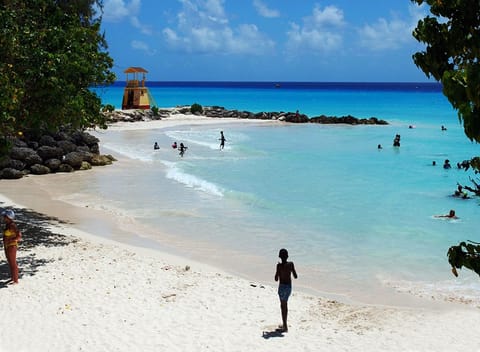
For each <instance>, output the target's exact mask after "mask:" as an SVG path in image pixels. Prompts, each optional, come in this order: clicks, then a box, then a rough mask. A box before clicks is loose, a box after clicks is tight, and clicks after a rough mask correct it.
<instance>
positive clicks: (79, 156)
mask: <svg viewBox="0 0 480 352" xmlns="http://www.w3.org/2000/svg"><path fill="white" fill-rule="evenodd" d="M83 154H84V153H82V152H71V153H68V154H66V155H65V157H64V158H63V160H62V161H63V163H64V164H68V165H70V166H71V167H73V168H75V169H78V168H80V166H81V165H82V161H83Z"/></svg>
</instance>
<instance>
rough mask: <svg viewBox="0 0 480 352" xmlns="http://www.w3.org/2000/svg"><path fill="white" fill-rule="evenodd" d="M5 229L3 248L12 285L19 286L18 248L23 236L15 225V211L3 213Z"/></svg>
mask: <svg viewBox="0 0 480 352" xmlns="http://www.w3.org/2000/svg"><path fill="white" fill-rule="evenodd" d="M2 216H3V220H4V221H5V228H4V229H3V248H4V250H5V256H6V257H7V262H8V267H9V268H10V275H11V278H12V284H18V265H17V247H18V242H20V240H21V238H22V234H21V233H20V231H19V230H18V228H17V225H16V224H15V222H14V220H15V213H14V212H13V210H4V211H3V212H2Z"/></svg>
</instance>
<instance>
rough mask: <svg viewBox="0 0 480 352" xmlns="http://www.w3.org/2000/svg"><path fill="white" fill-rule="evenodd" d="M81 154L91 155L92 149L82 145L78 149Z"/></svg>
mask: <svg viewBox="0 0 480 352" xmlns="http://www.w3.org/2000/svg"><path fill="white" fill-rule="evenodd" d="M76 151H77V152H79V153H90V148H89V147H88V146H87V145H80V146H78V147H77V149H76Z"/></svg>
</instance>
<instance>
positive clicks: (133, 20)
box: [130, 16, 153, 35]
mask: <svg viewBox="0 0 480 352" xmlns="http://www.w3.org/2000/svg"><path fill="white" fill-rule="evenodd" d="M130 23H131V24H132V26H134V27H135V28H137V29H139V30H140V32H141V33H142V34H146V35H152V33H153V31H152V28H151V27H150V26H147V25H145V24H143V23H142V22H140V21H139V20H138V18H137V17H136V16H133V17H132V18H130Z"/></svg>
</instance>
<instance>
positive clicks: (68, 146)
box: [57, 140, 77, 154]
mask: <svg viewBox="0 0 480 352" xmlns="http://www.w3.org/2000/svg"><path fill="white" fill-rule="evenodd" d="M57 145H58V147H59V148H62V150H63V154H68V153H71V152H74V151H75V150H76V149H77V145H76V144H75V143H73V142H71V141H69V140H61V141H58V142H57Z"/></svg>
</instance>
